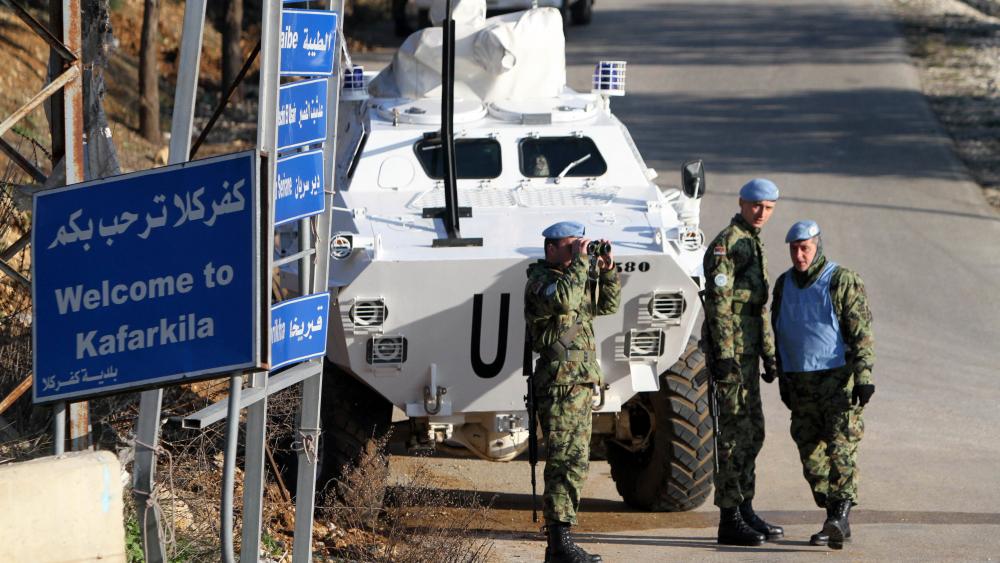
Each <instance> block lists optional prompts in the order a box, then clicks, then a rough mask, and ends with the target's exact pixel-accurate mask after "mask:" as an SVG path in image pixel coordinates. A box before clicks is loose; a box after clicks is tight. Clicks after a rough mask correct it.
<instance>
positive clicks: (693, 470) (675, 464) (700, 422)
mask: <svg viewBox="0 0 1000 563" xmlns="http://www.w3.org/2000/svg"><path fill="white" fill-rule="evenodd" d="M704 369H705V357H704V355H703V354H702V352H701V350H699V349H698V346H697V342H696V341H694V340H692V341H691V342H689V343H688V347H687V350H685V352H684V354H683V355H682V356H681V357H680V359H678V360H677V362H676V363H675V364H674V365H673V366H672V367H671V368H670V369H668V370H667V371H666V372H664V373H663V374H662V375H660V390H659V391H658V392H651V393H640V394H639V395H637V396H636V397H634V398H633V399H631V400H630V401H628V403H626V404H625V406H624V407H623V408H622V415H623V416H630V417H633V418H630V422H631V425H632V426H631V427H632V428H633V432H634V431H635V429H636V428H638V429H642V427H643V421H642V420H637V419H636V418H641V417H642V416H645V415H642V414H637V415H633V413H648V414H649V415H651V416H649V418H651V419H652V420H648V419H647V420H646V421H645V425H646V427H648V428H649V432H650V434H649V439H648V440H646V441H645V447H643V448H642V449H640V450H638V451H630V450H629V449H626V448H625V447H624V446H623V445H622V444H621V443H619V442H616V441H614V440H609V441H608V464H609V465H610V466H611V478H612V479H614V481H615V486H616V487H617V488H618V493H619V494H620V495H621V496H622V499H624V500H625V503H626V504H628V505H629V506H631V507H633V508H636V509H639V510H649V511H655V512H680V511H684V510H691V509H694V508H696V507H698V506H699V505H701V504H702V503H703V502H705V499H706V498H708V494H709V492H710V491H711V490H712V455H713V452H712V417H711V416H710V415H709V408H708V380H707V378H706V377H704V374H702V371H703V370H704ZM633 401H635V402H636V403H634V404H631V405H630V403H633Z"/></svg>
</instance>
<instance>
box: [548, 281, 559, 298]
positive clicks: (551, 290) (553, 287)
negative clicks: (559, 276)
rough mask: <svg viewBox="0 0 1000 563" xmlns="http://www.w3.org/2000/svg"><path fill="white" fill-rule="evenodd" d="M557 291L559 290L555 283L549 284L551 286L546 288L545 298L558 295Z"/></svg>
mask: <svg viewBox="0 0 1000 563" xmlns="http://www.w3.org/2000/svg"><path fill="white" fill-rule="evenodd" d="M556 289H558V288H557V287H556V284H555V283H551V284H549V286H548V287H546V288H545V296H546V297H552V296H553V295H555V294H556Z"/></svg>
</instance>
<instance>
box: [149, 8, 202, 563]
mask: <svg viewBox="0 0 1000 563" xmlns="http://www.w3.org/2000/svg"><path fill="white" fill-rule="evenodd" d="M204 27H205V0H188V1H187V2H186V3H185V6H184V29H183V31H182V33H181V52H180V66H179V68H178V72H177V89H176V90H175V94H174V113H173V116H172V118H171V120H172V121H171V122H172V125H171V129H170V133H171V134H170V156H169V162H170V164H177V163H179V162H185V161H187V156H188V150H189V149H190V146H191V128H192V127H193V123H194V100H195V94H196V93H197V92H196V91H197V88H198V64H199V61H200V60H201V37H202V31H203V29H204ZM162 402H163V391H162V390H161V389H154V390H152V391H144V392H143V393H142V395H141V398H140V400H139V421H138V423H137V424H136V437H135V439H136V448H135V485H134V491H135V503H136V512H137V513H138V514H140V515H143V517H142V521H141V522H140V524H141V529H142V537H143V545H144V546H145V549H144V551H145V554H146V561H147V562H150V563H153V562H155V563H159V562H161V561H164V560H165V559H166V550H165V549H164V546H163V538H162V537H160V522H159V520H160V516H159V512H158V511H156V510H152V509H151V508H150V507H149V506H148V502H147V501H148V499H149V493H151V492H152V491H153V487H154V486H155V481H154V476H155V473H156V444H157V442H158V441H159V436H160V408H161V404H162ZM151 547H152V551H151V550H150V548H151Z"/></svg>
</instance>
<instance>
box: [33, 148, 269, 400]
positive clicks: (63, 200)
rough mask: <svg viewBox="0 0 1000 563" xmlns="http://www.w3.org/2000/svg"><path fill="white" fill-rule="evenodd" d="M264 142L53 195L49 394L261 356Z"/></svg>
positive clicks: (41, 281) (42, 277) (40, 217)
mask: <svg viewBox="0 0 1000 563" xmlns="http://www.w3.org/2000/svg"><path fill="white" fill-rule="evenodd" d="M256 166H257V157H256V154H255V153H254V151H247V152H241V153H236V154H230V155H224V156H219V157H215V158H209V159H205V160H199V161H194V162H188V163H184V164H178V165H174V166H167V167H164V168H158V169H155V170H146V171H143V172H137V173H134V174H127V175H124V176H117V177H113V178H106V179H103V180H97V181H93V182H86V183H83V184H77V185H73V186H67V187H65V188H59V189H55V190H49V191H45V192H39V193H38V194H37V195H36V196H35V199H34V213H33V215H32V245H31V248H32V255H31V258H32V278H31V279H32V296H33V299H34V327H33V328H34V335H33V336H34V361H35V378H36V379H35V385H34V386H33V388H34V399H35V402H36V403H40V402H50V401H56V400H64V399H69V398H85V397H88V396H94V395H101V394H107V393H111V392H121V391H125V390H131V389H137V388H141V387H152V386H160V385H164V384H167V383H176V382H181V381H182V380H184V381H186V380H189V379H192V378H197V377H206V376H210V375H214V374H219V373H224V372H230V371H234V370H242V369H246V368H254V367H260V366H261V365H262V361H261V336H262V335H261V323H260V316H261V310H260V308H261V291H260V289H259V288H260V242H259V240H260V238H259V236H260V235H259V231H260V208H259V204H258V202H259V198H258V192H257V179H256Z"/></svg>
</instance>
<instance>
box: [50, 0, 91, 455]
mask: <svg viewBox="0 0 1000 563" xmlns="http://www.w3.org/2000/svg"><path fill="white" fill-rule="evenodd" d="M57 1H61V2H62V14H61V17H60V20H61V21H62V38H63V44H65V45H66V47H67V48H68V49H69V50H70V52H72V53H73V55H75V56H76V60H75V61H73V62H69V63H64V66H65V67H66V69H68V67H69V66H76V70H77V71H78V72H77V73H76V77H75V78H74V79H73V80H70V81H69V82H67V83H66V85H65V86H63V91H62V100H63V104H62V105H63V142H64V143H65V145H64V148H65V151H66V152H65V158H66V184H67V185H69V184H76V183H79V182H82V181H83V179H84V178H83V162H84V156H83V72H80V71H82V70H83V69H82V56H83V36H82V35H81V29H82V25H81V24H82V21H83V11H82V10H81V9H80V0H53V3H55V2H57ZM54 23H55V21H53V24H54ZM69 439H70V444H71V446H70V448H71V449H72V450H74V451H79V450H84V449H87V448H89V447H90V416H89V409H88V405H87V402H86V401H83V402H79V403H71V404H70V405H69Z"/></svg>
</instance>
